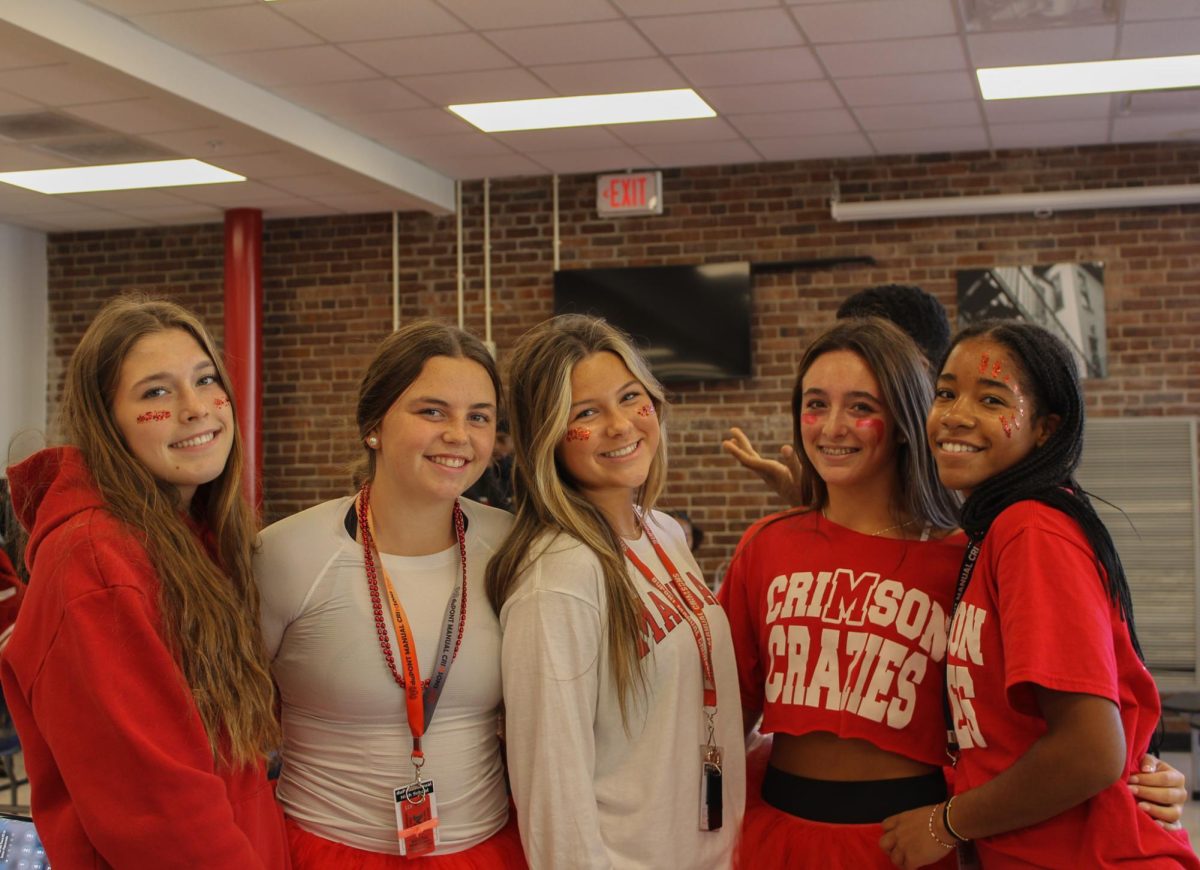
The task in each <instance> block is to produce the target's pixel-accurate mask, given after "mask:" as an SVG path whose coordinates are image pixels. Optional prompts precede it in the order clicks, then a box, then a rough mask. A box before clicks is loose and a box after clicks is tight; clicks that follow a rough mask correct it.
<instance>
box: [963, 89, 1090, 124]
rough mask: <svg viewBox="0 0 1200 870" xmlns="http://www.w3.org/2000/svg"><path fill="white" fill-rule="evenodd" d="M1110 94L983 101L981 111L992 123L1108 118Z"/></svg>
mask: <svg viewBox="0 0 1200 870" xmlns="http://www.w3.org/2000/svg"><path fill="white" fill-rule="evenodd" d="M1112 101H1113V97H1112V96H1111V95H1110V94H1088V95H1087V96H1081V97H1040V98H1037V99H1029V100H986V101H985V102H984V104H983V113H984V115H986V116H987V119H988V122H989V123H992V124H1016V123H1019V122H1022V121H1033V122H1036V121H1061V120H1064V119H1069V118H1081V119H1086V118H1107V117H1108V116H1109V114H1111V112H1112Z"/></svg>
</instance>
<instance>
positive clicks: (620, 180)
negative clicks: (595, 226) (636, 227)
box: [596, 171, 663, 217]
mask: <svg viewBox="0 0 1200 870" xmlns="http://www.w3.org/2000/svg"><path fill="white" fill-rule="evenodd" d="M662 208H663V207H662V173H661V172H657V171H656V172H626V173H623V174H621V175H601V176H598V177H597V178H596V211H598V212H599V213H600V216H601V217H621V216H623V215H644V214H662Z"/></svg>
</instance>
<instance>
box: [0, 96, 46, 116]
mask: <svg viewBox="0 0 1200 870" xmlns="http://www.w3.org/2000/svg"><path fill="white" fill-rule="evenodd" d="M42 108H44V107H43V106H42V104H41V103H35V102H34V101H33V100H27V99H25V97H18V96H17V95H16V94H10V93H8V92H7V91H0V115H15V114H18V113H22V112H29V111H35V110H38V109H42Z"/></svg>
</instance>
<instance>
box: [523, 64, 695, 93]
mask: <svg viewBox="0 0 1200 870" xmlns="http://www.w3.org/2000/svg"><path fill="white" fill-rule="evenodd" d="M532 72H533V73H534V74H536V75H537V77H538V78H540V79H541V80H542V81H544V82H546V84H548V85H550V87H552V88H554V90H555V91H557V92H558V93H559V94H562V95H564V96H566V95H578V94H622V93H627V92H629V91H659V90H668V89H670V88H682V87H686V86H687V80H686V79H684V77H683V76H681V75H680V74H679V73H678V72H677V71H676V70H675V68H674V67H672V66H671V65H670V64H669V63H667V62H666V61H665V60H663V59H662V58H658V57H647V58H639V59H634V60H620V61H606V62H600V63H562V64H555V65H554V66H535V67H533V69H532Z"/></svg>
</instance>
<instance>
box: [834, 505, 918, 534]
mask: <svg viewBox="0 0 1200 870" xmlns="http://www.w3.org/2000/svg"><path fill="white" fill-rule="evenodd" d="M821 516H823V517H824V518H825V522H827V523H832V522H833V520H831V519H829V514H827V513H826V512H825V508H821ZM912 524H913V521H912V520H905V521H904V522H902V523H896V525H894V526H888V527H887V528H886V529H880V530H879V531H877V532H870V533H869V537H872V538H878V537H879V536H880V535H886V534H887V533H888V532H894V531H896V529H902V528H904V527H905V526H911V525H912ZM834 525H837V523H834ZM851 531H856V530H855V529H851ZM862 534H868V533H867V532H863V533H862Z"/></svg>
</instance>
